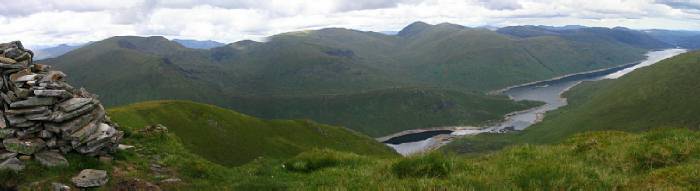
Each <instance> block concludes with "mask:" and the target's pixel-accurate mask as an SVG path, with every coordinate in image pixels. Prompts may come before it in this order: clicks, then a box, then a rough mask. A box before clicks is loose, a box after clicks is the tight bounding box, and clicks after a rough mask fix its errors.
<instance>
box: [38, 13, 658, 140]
mask: <svg viewBox="0 0 700 191" xmlns="http://www.w3.org/2000/svg"><path fill="white" fill-rule="evenodd" d="M600 30H603V31H605V30H612V29H600ZM646 50H647V49H646V47H644V46H636V45H634V44H626V43H624V42H623V41H620V40H619V39H616V38H603V37H600V38H597V40H595V41H591V42H586V41H577V40H571V39H567V38H563V37H559V36H541V37H533V38H517V37H513V36H509V35H503V34H499V33H497V32H494V31H489V30H484V29H473V28H467V27H463V26H459V25H454V24H448V23H443V24H438V25H429V24H425V23H421V22H417V23H414V24H412V25H409V26H408V27H406V29H404V30H403V31H401V33H400V34H399V35H384V34H381V33H375V32H363V31H356V30H349V29H340V28H330V29H321V30H310V31H299V32H290V33H283V34H279V35H274V36H271V37H269V38H268V40H267V41H266V42H254V41H241V42H237V43H233V44H229V45H227V46H224V47H218V48H213V49H210V50H200V49H188V48H185V47H183V46H181V45H179V44H177V43H175V42H172V41H169V40H167V39H165V38H163V37H113V38H109V39H106V40H103V41H99V42H95V43H92V44H90V45H86V46H85V47H82V48H80V49H78V50H75V51H73V52H70V53H68V54H66V55H63V56H61V57H58V58H54V59H48V60H45V63H48V64H50V65H52V66H54V67H55V68H57V69H59V70H62V71H64V72H65V73H66V74H68V76H69V77H68V78H67V79H68V80H69V82H70V83H71V84H74V85H76V86H84V87H85V88H87V89H89V90H91V91H92V92H94V93H96V94H98V95H104V98H103V99H101V100H102V101H103V102H104V103H105V105H108V106H115V105H124V104H129V103H134V102H140V101H147V100H159V99H186V100H192V101H197V102H203V103H208V104H214V105H218V106H223V107H227V108H230V109H234V110H239V111H242V112H244V113H246V114H251V115H254V116H256V117H261V118H309V119H313V120H316V121H322V122H326V123H332V124H333V125H340V126H345V127H348V128H351V129H355V130H358V131H361V132H363V133H367V134H370V135H385V134H389V133H394V132H396V131H398V130H403V129H409V128H419V127H430V126H432V125H441V126H442V125H446V126H447V125H464V124H479V123H485V122H487V121H491V120H498V119H500V118H501V117H500V116H501V115H502V114H503V113H508V112H512V111H515V109H520V108H522V105H521V104H520V103H515V102H509V101H507V100H505V99H504V98H502V97H501V98H498V97H494V98H488V97H487V96H486V95H485V94H484V92H489V91H492V90H496V89H500V88H504V87H507V86H511V85H515V84H520V83H525V82H531V81H536V80H543V79H548V78H552V77H555V76H560V75H563V74H569V73H574V72H581V71H588V70H594V69H600V68H606V67H611V66H616V65H621V64H627V63H629V62H634V61H637V60H640V59H642V58H643V53H644V52H646ZM412 87H425V88H421V90H419V91H420V92H425V93H423V94H421V95H416V94H415V93H414V91H396V90H397V89H398V90H400V89H406V88H412ZM445 91H450V92H468V93H449V96H445V95H447V94H446V93H445ZM373 92H392V93H391V96H380V97H372V96H370V95H372V94H373ZM328 95H333V96H331V97H337V98H334V99H333V100H334V101H332V103H327V102H326V100H325V99H326V98H328V97H329V96H328ZM382 95H385V94H383V93H382ZM299 97H303V98H299ZM388 97H392V98H406V99H409V100H416V99H419V98H420V99H425V100H426V101H420V102H419V103H420V104H418V105H416V104H414V103H408V101H405V102H400V101H395V100H392V99H388ZM248 100H250V102H247V101H248ZM260 100H263V101H264V102H258V101H260ZM301 100H303V101H302V102H304V103H305V106H304V107H303V108H305V109H304V110H300V109H296V107H290V105H294V106H297V105H298V104H295V103H289V101H301ZM455 100H464V101H455ZM483 100H492V101H486V102H484V103H483V104H482V103H481V102H482V101H483ZM417 102H418V101H417ZM428 102H430V103H428ZM435 102H452V103H455V104H456V106H455V107H453V108H454V109H447V110H440V111H439V112H437V113H436V112H434V111H433V109H432V108H431V107H429V106H428V105H435V104H434V103H435ZM268 103H280V104H277V105H273V104H268ZM256 104H257V105H262V106H261V107H255V106H254V105H256ZM361 104H369V105H364V106H359V105H361ZM345 105H354V106H357V107H345ZM491 106H495V107H494V108H491ZM341 107H342V108H341ZM376 108H382V109H376ZM320 112H323V113H322V114H320ZM358 113H363V115H356V116H357V117H345V118H343V119H338V118H333V116H348V115H351V114H358ZM421 113H434V114H429V115H419V114H421ZM394 114H399V115H398V116H396V117H392V116H393V115H394ZM365 117H372V118H365ZM401 117H411V118H413V119H415V121H416V122H421V123H411V125H406V124H407V121H405V120H404V119H403V118H401ZM331 118H333V119H331ZM423 125H426V126H423Z"/></svg>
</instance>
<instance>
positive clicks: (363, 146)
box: [109, 101, 396, 166]
mask: <svg viewBox="0 0 700 191" xmlns="http://www.w3.org/2000/svg"><path fill="white" fill-rule="evenodd" d="M109 114H110V116H111V117H112V119H113V120H114V121H116V122H118V123H119V124H120V125H121V126H122V127H126V128H130V129H135V128H141V127H144V126H146V125H152V124H163V125H165V126H167V127H168V128H169V130H170V131H171V132H173V133H175V134H176V135H178V136H179V137H181V139H182V141H183V143H184V145H185V146H186V147H187V148H188V149H190V150H191V151H192V152H193V153H195V154H199V155H202V156H203V157H204V158H207V159H209V160H211V161H214V162H217V163H219V164H223V165H227V166H236V165H241V164H245V163H247V162H249V161H251V160H253V159H255V158H258V157H271V158H286V157H290V156H294V155H296V154H298V153H299V152H302V151H306V150H309V149H312V148H332V149H335V150H341V151H348V152H355V153H358V154H364V155H377V156H395V155H396V154H395V153H394V152H393V150H391V149H390V148H388V147H386V146H384V145H383V144H381V143H378V142H376V141H374V140H373V139H371V138H369V137H367V136H365V135H362V134H360V133H356V132H352V131H349V130H347V129H344V128H341V127H333V126H328V125H322V124H318V123H314V122H311V121H306V120H261V119H257V118H254V117H250V116H247V115H244V114H240V113H237V112H234V111H231V110H227V109H224V108H220V107H216V106H212V105H205V104H199V103H194V102H189V101H153V102H143V103H137V104H132V105H127V106H123V107H117V108H112V109H109Z"/></svg>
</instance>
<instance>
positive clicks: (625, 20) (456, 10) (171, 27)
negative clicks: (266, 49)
mask: <svg viewBox="0 0 700 191" xmlns="http://www.w3.org/2000/svg"><path fill="white" fill-rule="evenodd" d="M2 1H10V0H0V4H2V5H4V6H2V7H0V24H2V25H3V26H11V27H4V29H3V30H0V42H4V41H10V40H22V41H24V42H25V44H27V45H29V46H35V47H36V46H45V45H55V44H60V43H76V42H87V41H94V40H100V39H103V38H107V37H110V36H115V35H142V36H147V35H163V36H166V37H169V38H189V39H200V40H204V39H211V40H217V41H222V42H234V41H238V40H242V39H254V40H261V39H263V38H264V37H266V36H270V35H274V34H277V33H282V32H289V31H296V30H307V29H318V28H325V27H345V28H353V29H359V30H373V31H391V30H399V29H401V28H402V27H403V26H405V25H407V24H409V23H411V22H414V21H418V20H420V21H425V22H428V23H433V24H436V23H442V22H451V23H455V24H462V25H467V26H480V25H494V26H507V25H523V24H545V25H567V24H580V25H590V26H605V27H612V26H625V27H630V28H670V29H695V30H700V22H698V21H699V20H700V9H698V7H699V6H698V5H699V4H697V3H696V2H695V1H693V0H587V1H580V0H236V1H228V0H204V1H201V0H92V1H85V0H61V1H44V0H22V1H12V2H2Z"/></svg>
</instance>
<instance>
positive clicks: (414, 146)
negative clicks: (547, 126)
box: [380, 49, 686, 156]
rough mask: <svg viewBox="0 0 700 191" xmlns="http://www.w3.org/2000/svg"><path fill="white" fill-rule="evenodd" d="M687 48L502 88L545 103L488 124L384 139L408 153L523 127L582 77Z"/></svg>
mask: <svg viewBox="0 0 700 191" xmlns="http://www.w3.org/2000/svg"><path fill="white" fill-rule="evenodd" d="M684 52H686V50H685V49H667V50H660V51H651V52H649V53H647V54H646V56H647V58H646V59H645V60H643V61H641V62H638V63H634V64H626V65H621V66H617V67H613V68H607V69H602V70H595V71H589V72H583V73H576V74H571V75H566V76H562V77H558V78H554V79H550V80H546V81H540V82H533V83H527V84H524V85H520V86H514V87H511V88H508V89H505V90H502V91H500V93H501V94H504V95H507V96H509V97H510V98H511V99H512V100H516V101H520V100H533V101H541V102H544V103H545V104H544V105H542V106H539V107H536V108H532V109H528V110H524V111H518V112H514V113H511V114H508V115H506V116H505V120H504V121H502V122H500V123H498V124H496V125H493V126H487V127H443V128H437V129H439V130H434V129H433V130H429V129H428V130H409V131H407V132H402V133H397V134H395V135H396V136H393V137H392V136H389V137H385V138H383V140H380V141H382V142H383V143H385V144H386V145H388V146H389V147H391V148H393V149H394V150H396V151H397V152H398V153H400V154H402V155H404V156H406V155H411V154H415V153H421V152H425V151H429V150H432V149H436V148H439V147H440V146H442V145H445V144H447V143H449V142H450V141H451V140H453V139H454V138H456V137H460V136H467V135H476V134H480V133H507V132H509V131H519V130H523V129H525V128H527V127H529V126H531V125H533V124H535V123H537V122H539V121H541V120H542V119H543V118H544V114H545V113H546V112H547V111H551V110H555V109H557V108H559V107H562V106H565V105H566V104H567V102H566V99H565V98H562V97H561V94H562V93H564V92H566V91H567V90H569V89H570V88H572V87H574V86H576V85H578V84H579V83H581V82H583V81H597V80H603V79H616V78H619V77H622V76H624V75H625V74H628V73H630V72H632V71H634V70H636V69H638V68H642V67H646V66H649V65H652V64H654V63H657V62H659V61H661V60H663V59H666V58H670V57H673V56H676V55H678V54H681V53H684Z"/></svg>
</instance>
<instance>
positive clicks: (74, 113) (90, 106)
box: [52, 104, 96, 123]
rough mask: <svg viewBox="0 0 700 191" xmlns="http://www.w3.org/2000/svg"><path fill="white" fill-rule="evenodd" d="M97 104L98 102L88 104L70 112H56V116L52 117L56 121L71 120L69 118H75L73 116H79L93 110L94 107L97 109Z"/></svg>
mask: <svg viewBox="0 0 700 191" xmlns="http://www.w3.org/2000/svg"><path fill="white" fill-rule="evenodd" d="M95 106H96V104H87V105H85V106H83V107H81V108H80V109H76V110H74V111H71V112H68V113H65V112H54V113H53V114H54V116H53V117H52V120H53V121H54V122H59V123H60V122H63V121H66V120H69V119H73V118H76V117H78V116H81V115H83V114H85V113H88V112H90V111H92V110H93V109H95Z"/></svg>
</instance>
